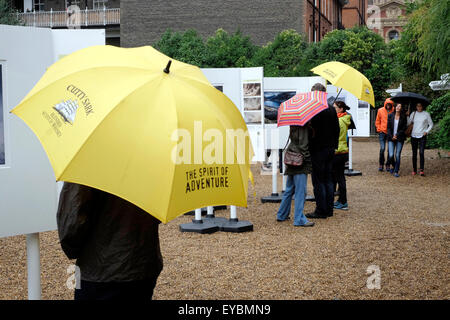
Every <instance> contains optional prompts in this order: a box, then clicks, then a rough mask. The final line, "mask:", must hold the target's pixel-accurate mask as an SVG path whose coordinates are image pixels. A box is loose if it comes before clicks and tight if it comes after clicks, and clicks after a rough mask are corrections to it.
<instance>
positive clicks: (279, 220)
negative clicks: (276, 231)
mask: <svg viewBox="0 0 450 320" xmlns="http://www.w3.org/2000/svg"><path fill="white" fill-rule="evenodd" d="M290 219H291V218H289V217H287V218H286V219H284V220H282V219H278V218H277V221H278V222H283V221H286V220H290Z"/></svg>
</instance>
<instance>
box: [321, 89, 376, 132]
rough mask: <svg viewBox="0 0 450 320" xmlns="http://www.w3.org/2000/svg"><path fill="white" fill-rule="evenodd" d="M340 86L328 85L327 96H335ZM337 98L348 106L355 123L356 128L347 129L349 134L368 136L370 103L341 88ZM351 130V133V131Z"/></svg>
mask: <svg viewBox="0 0 450 320" xmlns="http://www.w3.org/2000/svg"><path fill="white" fill-rule="evenodd" d="M339 90H340V88H338V87H335V86H332V85H328V86H327V93H328V98H330V97H336V96H337V94H338V93H339ZM337 100H341V101H344V102H345V104H346V105H347V106H349V107H350V110H349V111H348V112H349V113H350V114H351V115H352V119H353V122H354V123H355V126H356V129H354V130H349V132H348V134H349V136H353V137H369V136H370V108H371V107H370V105H369V104H368V103H367V102H365V101H361V100H358V98H356V97H355V96H354V95H353V94H351V93H350V92H348V91H346V90H344V89H342V91H341V93H340V94H339V96H338V98H337ZM352 131H353V133H352Z"/></svg>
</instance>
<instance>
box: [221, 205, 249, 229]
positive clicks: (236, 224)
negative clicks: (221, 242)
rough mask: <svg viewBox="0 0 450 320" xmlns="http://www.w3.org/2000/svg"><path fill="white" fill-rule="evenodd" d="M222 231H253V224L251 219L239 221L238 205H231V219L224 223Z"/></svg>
mask: <svg viewBox="0 0 450 320" xmlns="http://www.w3.org/2000/svg"><path fill="white" fill-rule="evenodd" d="M220 231H223V232H235V233H241V232H248V231H253V224H251V223H250V222H249V221H239V219H238V218H237V208H236V206H230V219H229V220H228V221H227V222H226V223H225V224H223V225H222V227H221V229H220Z"/></svg>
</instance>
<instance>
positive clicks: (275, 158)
mask: <svg viewBox="0 0 450 320" xmlns="http://www.w3.org/2000/svg"><path fill="white" fill-rule="evenodd" d="M271 158H272V194H271V195H270V196H267V197H262V198H261V202H262V203H266V202H269V203H277V202H281V199H282V196H281V195H280V194H278V181H277V171H278V150H277V149H272V151H271Z"/></svg>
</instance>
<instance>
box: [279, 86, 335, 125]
mask: <svg viewBox="0 0 450 320" xmlns="http://www.w3.org/2000/svg"><path fill="white" fill-rule="evenodd" d="M326 108H328V103H327V93H326V92H323V91H312V92H306V93H299V94H296V95H295V96H293V97H292V98H290V99H289V100H286V101H284V102H283V103H282V104H281V105H280V107H279V108H278V119H277V124H278V127H281V126H304V125H305V124H306V123H308V121H309V120H311V119H312V118H313V117H314V116H315V115H317V114H318V113H319V112H321V111H323V110H325V109H326Z"/></svg>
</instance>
